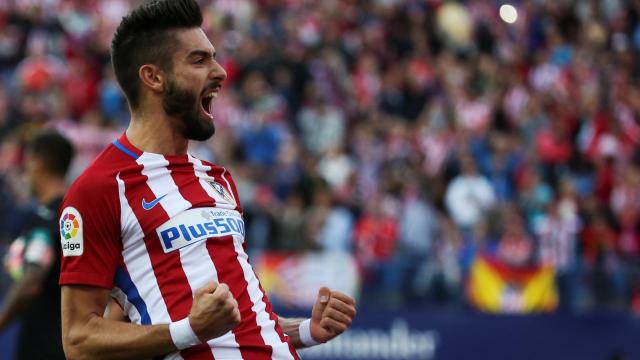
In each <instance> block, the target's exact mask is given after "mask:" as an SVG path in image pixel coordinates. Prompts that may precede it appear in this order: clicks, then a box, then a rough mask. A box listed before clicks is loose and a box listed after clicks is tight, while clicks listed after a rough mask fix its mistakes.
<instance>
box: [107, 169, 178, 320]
mask: <svg viewBox="0 0 640 360" xmlns="http://www.w3.org/2000/svg"><path fill="white" fill-rule="evenodd" d="M116 180H117V181H118V193H119V195H120V224H121V226H122V229H121V233H122V248H123V249H122V258H123V260H124V263H125V265H126V267H127V271H128V272H129V276H130V277H131V281H132V282H133V283H134V285H135V286H136V288H137V289H138V293H139V294H140V297H141V298H142V300H143V301H144V302H145V304H146V305H147V311H148V312H149V318H150V319H151V323H152V324H163V323H164V324H166V323H169V322H170V321H171V318H170V317H169V312H168V311H167V304H166V303H165V302H164V298H163V297H162V293H161V292H160V287H159V286H158V280H157V279H156V276H155V274H154V272H153V270H152V269H153V266H152V265H151V258H150V257H149V253H148V252H147V247H146V245H145V243H144V233H143V232H142V228H141V227H140V224H139V223H138V219H137V218H136V216H135V214H134V213H133V210H132V209H131V207H130V206H129V202H128V201H127V198H126V196H125V184H124V181H122V179H120V175H119V174H118V176H116Z"/></svg>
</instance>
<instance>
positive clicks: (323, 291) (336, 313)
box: [310, 287, 356, 343]
mask: <svg viewBox="0 0 640 360" xmlns="http://www.w3.org/2000/svg"><path fill="white" fill-rule="evenodd" d="M355 316H356V301H355V300H354V299H353V298H352V297H350V296H348V295H346V294H343V293H341V292H339V291H331V290H329V289H328V288H326V287H322V288H320V291H319V292H318V299H317V300H316V303H315V305H314V306H313V312H312V313H311V325H310V330H311V337H313V339H314V340H315V341H317V342H321V343H325V342H327V341H329V340H331V339H333V338H334V337H336V336H338V335H340V334H342V333H343V332H344V331H345V330H347V328H348V327H349V326H351V322H352V321H353V318H354V317H355Z"/></svg>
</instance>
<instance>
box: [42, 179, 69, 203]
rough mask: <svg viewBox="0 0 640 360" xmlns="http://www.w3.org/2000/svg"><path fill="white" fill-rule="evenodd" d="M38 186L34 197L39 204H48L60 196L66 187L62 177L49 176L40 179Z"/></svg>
mask: <svg viewBox="0 0 640 360" xmlns="http://www.w3.org/2000/svg"><path fill="white" fill-rule="evenodd" d="M42 180H43V181H42V182H41V184H40V186H38V188H37V190H36V194H35V195H36V198H37V199H38V203H40V204H48V203H49V202H51V201H52V200H54V199H55V198H58V197H62V196H63V195H64V192H65V191H66V189H67V186H66V183H65V181H64V179H63V178H58V177H50V178H48V179H42Z"/></svg>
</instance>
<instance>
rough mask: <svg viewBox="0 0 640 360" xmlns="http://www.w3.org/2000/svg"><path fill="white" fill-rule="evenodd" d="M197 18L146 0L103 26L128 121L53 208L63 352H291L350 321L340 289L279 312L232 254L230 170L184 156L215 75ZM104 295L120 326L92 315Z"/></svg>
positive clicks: (76, 355)
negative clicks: (301, 314)
mask: <svg viewBox="0 0 640 360" xmlns="http://www.w3.org/2000/svg"><path fill="white" fill-rule="evenodd" d="M201 24H202V14H201V11H200V8H199V6H198V5H197V3H196V1H195V0H155V1H151V2H147V3H145V4H143V5H141V6H140V7H138V8H137V9H135V10H134V11H133V12H131V13H130V14H128V15H127V16H126V17H124V18H123V20H122V22H121V23H120V25H119V27H118V29H117V31H116V33H115V35H114V38H113V42H112V48H111V52H112V53H111V55H112V61H113V66H114V69H115V73H116V76H117V79H118V82H119V83H120V86H121V87H122V89H123V91H124V93H125V95H126V97H127V101H128V103H129V107H130V109H131V113H132V118H131V123H130V125H129V127H128V129H127V130H126V132H125V133H124V134H123V135H122V136H121V137H120V138H119V139H118V140H116V141H114V142H113V144H112V145H110V146H109V147H107V148H106V149H105V150H104V151H103V152H102V153H101V154H100V155H99V156H98V157H97V158H96V160H95V161H94V162H93V163H92V164H91V165H90V166H89V167H88V168H87V169H86V171H85V172H84V173H83V174H82V175H81V176H80V177H79V178H78V179H77V180H76V182H75V183H74V184H73V185H72V186H71V188H70V190H69V192H68V193H67V195H66V197H65V199H64V201H63V204H62V206H61V215H60V223H61V228H60V233H61V243H62V252H63V258H62V269H61V274H60V285H61V286H62V333H63V343H64V349H65V353H66V355H67V357H68V358H69V359H141V358H151V357H163V356H164V358H165V359H225V360H230V359H247V360H261V359H298V355H297V353H296V351H295V348H300V347H304V346H310V345H314V344H317V343H324V342H326V341H329V340H331V339H332V338H334V337H336V336H338V335H339V334H341V333H342V332H343V331H344V330H346V328H347V327H348V326H349V325H350V324H351V321H352V319H353V317H354V316H355V312H356V310H355V303H354V300H353V299H352V298H351V297H349V296H347V295H345V294H342V293H340V292H337V291H331V290H329V289H327V288H321V289H320V290H319V293H318V299H317V301H316V304H315V306H314V308H313V310H312V316H311V318H310V319H306V320H300V319H285V318H281V317H278V316H277V315H276V314H275V313H274V312H273V310H272V307H271V304H270V303H269V300H268V299H267V296H266V294H265V292H264V291H263V290H262V287H261V286H260V283H259V281H258V279H257V277H256V275H255V273H254V271H253V269H252V268H251V265H250V264H249V262H248V259H247V254H246V252H245V250H244V232H245V228H244V222H243V219H242V208H241V206H240V201H239V199H238V193H237V191H236V188H235V185H234V182H233V179H232V177H231V175H230V174H229V172H228V171H227V170H226V169H225V168H223V167H220V166H217V165H214V164H210V163H207V162H205V161H201V160H199V159H197V158H194V157H193V156H191V155H190V154H189V153H188V152H187V146H188V142H189V140H206V139H208V138H209V137H211V136H212V135H213V133H214V123H213V117H212V115H211V105H212V102H213V101H214V99H215V97H216V96H217V95H218V92H219V91H220V89H221V86H222V83H223V81H224V80H225V78H226V73H225V71H224V69H223V68H222V67H221V66H220V65H219V64H218V63H217V62H216V51H215V49H214V47H213V46H212V44H211V43H210V42H209V40H208V39H207V37H206V35H205V33H204V32H203V31H202V29H201V28H200V27H201ZM110 297H112V298H114V299H115V300H116V301H117V302H118V303H119V305H120V306H121V307H122V309H123V311H124V313H125V315H126V316H127V317H128V318H129V320H130V321H131V323H127V322H120V321H114V320H111V319H109V318H107V317H103V313H104V311H105V306H106V305H107V303H108V302H109V299H110Z"/></svg>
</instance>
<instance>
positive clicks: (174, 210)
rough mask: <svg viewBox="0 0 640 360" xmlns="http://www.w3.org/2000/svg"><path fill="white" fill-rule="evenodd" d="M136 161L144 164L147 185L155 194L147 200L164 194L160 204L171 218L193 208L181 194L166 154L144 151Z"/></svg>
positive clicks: (149, 200) (143, 172)
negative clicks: (169, 167)
mask: <svg viewBox="0 0 640 360" xmlns="http://www.w3.org/2000/svg"><path fill="white" fill-rule="evenodd" d="M136 162H137V163H138V164H140V165H142V166H144V168H143V169H142V174H143V175H146V176H147V178H148V180H147V185H148V186H149V188H150V189H151V191H152V192H153V194H154V195H155V198H154V199H145V200H146V201H147V202H151V201H153V200H155V199H158V198H160V197H162V196H164V197H163V198H162V200H160V204H161V205H162V207H163V208H164V209H165V211H166V212H167V214H168V215H169V217H170V218H171V217H174V216H175V215H177V214H179V213H180V212H182V211H184V210H187V209H189V208H191V204H190V203H189V202H188V201H187V200H185V199H184V198H183V197H182V195H180V191H179V190H178V186H177V185H176V183H175V182H174V181H173V178H171V172H170V171H169V169H168V168H167V166H168V165H169V161H168V160H167V159H165V158H164V156H162V155H160V154H151V153H143V154H142V155H141V156H140V157H139V158H138V160H136Z"/></svg>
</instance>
